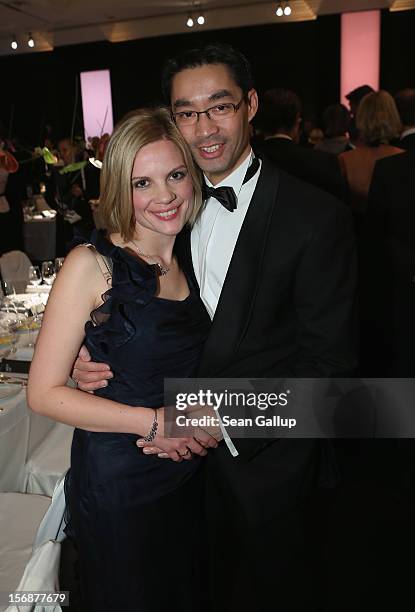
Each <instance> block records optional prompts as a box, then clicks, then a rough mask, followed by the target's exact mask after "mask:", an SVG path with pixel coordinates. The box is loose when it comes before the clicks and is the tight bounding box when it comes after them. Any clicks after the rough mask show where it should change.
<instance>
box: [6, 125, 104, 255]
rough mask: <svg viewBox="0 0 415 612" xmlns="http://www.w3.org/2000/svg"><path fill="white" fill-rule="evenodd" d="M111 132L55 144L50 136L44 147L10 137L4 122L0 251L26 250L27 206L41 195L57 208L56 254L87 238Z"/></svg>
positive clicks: (92, 222) (50, 205)
mask: <svg viewBox="0 0 415 612" xmlns="http://www.w3.org/2000/svg"><path fill="white" fill-rule="evenodd" d="M108 138H109V135H108V134H105V135H104V136H103V137H102V138H98V137H97V138H94V139H92V140H91V141H90V142H87V143H85V142H82V141H74V140H73V139H71V138H70V137H64V138H61V139H59V140H58V141H57V142H56V144H55V143H53V142H52V141H51V140H50V139H49V138H46V139H45V141H44V142H43V144H42V146H41V147H36V148H31V147H29V146H27V145H24V144H22V143H21V142H20V141H19V140H15V139H9V138H7V136H6V130H5V129H4V127H2V126H0V151H2V152H3V157H2V158H1V159H4V162H3V163H2V162H1V160H0V194H1V196H2V197H3V198H4V200H5V202H7V204H3V206H2V207H1V208H0V255H1V254H3V253H6V252H8V251H11V250H15V249H17V250H24V249H23V246H24V245H23V209H24V208H26V209H27V208H30V205H31V203H32V202H33V199H34V198H35V199H38V196H42V198H43V199H44V205H45V206H47V207H48V208H51V209H54V210H56V211H57V213H58V214H57V230H56V255H58V256H65V255H66V254H67V252H68V251H69V250H70V248H71V246H72V245H73V244H74V243H76V242H77V241H79V240H82V239H83V240H85V239H88V237H89V236H90V234H91V231H92V229H93V228H94V221H93V215H92V209H91V202H94V201H95V200H97V199H98V198H99V178H100V170H99V161H100V159H102V156H103V153H104V150H105V144H106V142H107V141H108ZM6 159H7V160H8V161H7V162H6ZM10 160H14V163H13V164H12V163H11V161H10ZM89 160H92V161H93V163H91V162H90V161H89ZM12 165H13V167H11V166H12Z"/></svg>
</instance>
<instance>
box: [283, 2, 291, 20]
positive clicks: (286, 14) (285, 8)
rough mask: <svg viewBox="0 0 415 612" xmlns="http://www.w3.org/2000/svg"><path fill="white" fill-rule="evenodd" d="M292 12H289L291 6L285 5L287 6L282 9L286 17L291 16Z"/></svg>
mask: <svg viewBox="0 0 415 612" xmlns="http://www.w3.org/2000/svg"><path fill="white" fill-rule="evenodd" d="M291 13H292V11H291V6H290V5H289V4H287V6H285V7H284V15H285V16H286V17H289V16H290V15H291Z"/></svg>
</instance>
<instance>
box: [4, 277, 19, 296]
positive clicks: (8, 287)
mask: <svg viewBox="0 0 415 612" xmlns="http://www.w3.org/2000/svg"><path fill="white" fill-rule="evenodd" d="M1 288H2V291H3V295H4V296H5V297H8V296H13V295H16V289H15V287H14V285H13V283H11V282H10V281H6V280H2V281H1Z"/></svg>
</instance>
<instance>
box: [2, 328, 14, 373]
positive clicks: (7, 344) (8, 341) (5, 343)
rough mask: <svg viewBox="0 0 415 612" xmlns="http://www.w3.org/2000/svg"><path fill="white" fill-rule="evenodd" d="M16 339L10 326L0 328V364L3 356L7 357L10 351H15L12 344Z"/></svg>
mask: <svg viewBox="0 0 415 612" xmlns="http://www.w3.org/2000/svg"><path fill="white" fill-rule="evenodd" d="M16 340H17V338H16V334H15V333H14V332H13V330H12V329H11V326H7V328H0V364H1V362H2V361H3V359H4V357H8V356H9V355H10V354H11V353H13V352H15V347H14V345H15V344H16Z"/></svg>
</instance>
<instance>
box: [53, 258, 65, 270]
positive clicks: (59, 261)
mask: <svg viewBox="0 0 415 612" xmlns="http://www.w3.org/2000/svg"><path fill="white" fill-rule="evenodd" d="M64 261H65V258H64V257H56V259H55V272H56V274H57V273H58V272H59V270H60V269H61V268H62V266H63V262H64Z"/></svg>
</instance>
